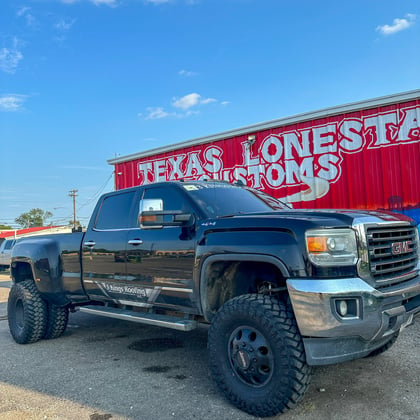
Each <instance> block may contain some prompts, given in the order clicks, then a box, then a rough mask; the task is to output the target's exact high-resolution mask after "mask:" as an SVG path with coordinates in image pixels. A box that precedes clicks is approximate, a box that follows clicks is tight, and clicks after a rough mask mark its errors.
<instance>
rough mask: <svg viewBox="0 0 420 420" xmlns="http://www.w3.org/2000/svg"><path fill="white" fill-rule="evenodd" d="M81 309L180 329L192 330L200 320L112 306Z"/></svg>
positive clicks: (83, 307)
mask: <svg viewBox="0 0 420 420" xmlns="http://www.w3.org/2000/svg"><path fill="white" fill-rule="evenodd" d="M79 310H80V312H86V313H89V314H94V315H100V316H105V317H108V318H116V319H122V320H125V321H132V322H139V323H140V324H147V325H154V326H157V327H166V328H171V329H173V330H178V331H191V330H193V329H194V328H197V326H198V322H197V321H193V320H191V319H182V318H177V317H175V316H168V315H160V314H148V313H142V312H133V311H127V310H125V309H119V308H111V307H108V306H81V307H80V308H79Z"/></svg>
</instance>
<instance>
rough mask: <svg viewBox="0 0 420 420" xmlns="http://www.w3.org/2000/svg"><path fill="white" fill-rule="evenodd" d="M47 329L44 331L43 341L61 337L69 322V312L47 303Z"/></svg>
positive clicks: (64, 308) (63, 307)
mask: <svg viewBox="0 0 420 420" xmlns="http://www.w3.org/2000/svg"><path fill="white" fill-rule="evenodd" d="M47 312H48V315H47V328H46V330H45V334H44V337H43V338H45V339H47V340H48V339H53V338H58V337H60V336H61V335H63V333H64V331H65V330H66V328H67V323H68V321H69V310H68V308H67V307H65V306H57V305H54V304H52V303H47Z"/></svg>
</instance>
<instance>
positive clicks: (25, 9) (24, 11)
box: [16, 6, 31, 17]
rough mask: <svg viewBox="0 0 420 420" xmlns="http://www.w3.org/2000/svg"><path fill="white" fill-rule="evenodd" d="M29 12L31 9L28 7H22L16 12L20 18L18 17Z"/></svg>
mask: <svg viewBox="0 0 420 420" xmlns="http://www.w3.org/2000/svg"><path fill="white" fill-rule="evenodd" d="M29 10H31V8H30V7H28V6H22V7H21V8H20V9H19V10H18V11H17V13H16V14H17V15H18V16H19V17H20V16H23V15H25V14H26V12H29Z"/></svg>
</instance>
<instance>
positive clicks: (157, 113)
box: [145, 106, 171, 120]
mask: <svg viewBox="0 0 420 420" xmlns="http://www.w3.org/2000/svg"><path fill="white" fill-rule="evenodd" d="M146 111H147V115H146V117H145V119H146V120H160V119H161V118H166V117H169V115H171V114H170V113H168V112H166V111H165V110H164V109H163V107H161V106H159V107H156V108H155V107H149V108H147V109H146Z"/></svg>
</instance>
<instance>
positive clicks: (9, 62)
mask: <svg viewBox="0 0 420 420" xmlns="http://www.w3.org/2000/svg"><path fill="white" fill-rule="evenodd" d="M18 44H19V42H18V40H17V38H14V39H13V45H12V47H11V48H1V49H0V70H3V71H4V72H5V73H9V74H14V73H16V70H17V67H18V65H19V61H20V60H22V59H23V54H22V53H21V52H20V51H19V50H18Z"/></svg>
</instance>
